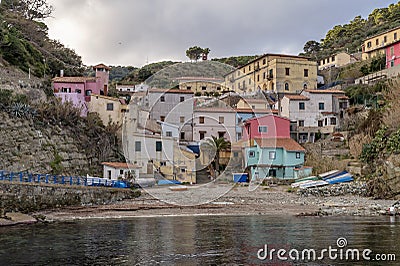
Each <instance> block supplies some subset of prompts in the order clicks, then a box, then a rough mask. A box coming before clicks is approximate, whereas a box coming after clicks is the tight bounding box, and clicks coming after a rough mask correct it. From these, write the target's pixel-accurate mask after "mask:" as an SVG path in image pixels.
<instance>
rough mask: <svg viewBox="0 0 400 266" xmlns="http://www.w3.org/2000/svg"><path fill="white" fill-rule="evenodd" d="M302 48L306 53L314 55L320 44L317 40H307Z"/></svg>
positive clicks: (319, 48)
mask: <svg viewBox="0 0 400 266" xmlns="http://www.w3.org/2000/svg"><path fill="white" fill-rule="evenodd" d="M303 50H304V53H305V54H306V55H314V54H316V53H317V52H319V50H321V44H320V43H319V42H317V41H308V42H306V44H305V45H304V48H303Z"/></svg>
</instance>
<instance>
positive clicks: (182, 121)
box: [179, 116, 185, 124]
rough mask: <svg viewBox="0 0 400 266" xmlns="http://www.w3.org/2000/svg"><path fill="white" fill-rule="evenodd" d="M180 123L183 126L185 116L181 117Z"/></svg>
mask: <svg viewBox="0 0 400 266" xmlns="http://www.w3.org/2000/svg"><path fill="white" fill-rule="evenodd" d="M179 122H180V123H181V124H183V123H185V117H184V116H181V117H179Z"/></svg>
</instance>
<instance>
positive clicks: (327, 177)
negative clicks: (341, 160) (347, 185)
mask: <svg viewBox="0 0 400 266" xmlns="http://www.w3.org/2000/svg"><path fill="white" fill-rule="evenodd" d="M348 173H349V172H347V171H341V172H340V171H338V172H336V173H334V174H331V175H328V176H326V177H324V178H322V179H323V180H325V181H328V180H330V179H332V178H335V177H338V176H341V175H345V174H348Z"/></svg>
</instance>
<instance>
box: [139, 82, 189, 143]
mask: <svg viewBox="0 0 400 266" xmlns="http://www.w3.org/2000/svg"><path fill="white" fill-rule="evenodd" d="M144 101H145V103H144V105H145V106H144V107H145V109H147V110H148V111H149V113H150V119H154V120H158V121H161V122H167V123H170V124H174V125H178V126H179V132H180V133H179V139H180V140H182V141H192V140H193V135H192V134H193V127H192V119H193V117H192V115H193V105H194V99H193V92H192V91H190V90H179V89H149V91H148V94H147V96H146V98H145V100H144Z"/></svg>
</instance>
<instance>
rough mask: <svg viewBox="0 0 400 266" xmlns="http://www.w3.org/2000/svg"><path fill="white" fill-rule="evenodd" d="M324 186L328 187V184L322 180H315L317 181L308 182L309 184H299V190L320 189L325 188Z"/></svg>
mask: <svg viewBox="0 0 400 266" xmlns="http://www.w3.org/2000/svg"><path fill="white" fill-rule="evenodd" d="M326 185H329V183H328V182H327V181H324V180H317V181H311V180H310V181H309V182H306V183H303V184H300V186H299V188H300V189H305V188H313V187H322V186H326Z"/></svg>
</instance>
